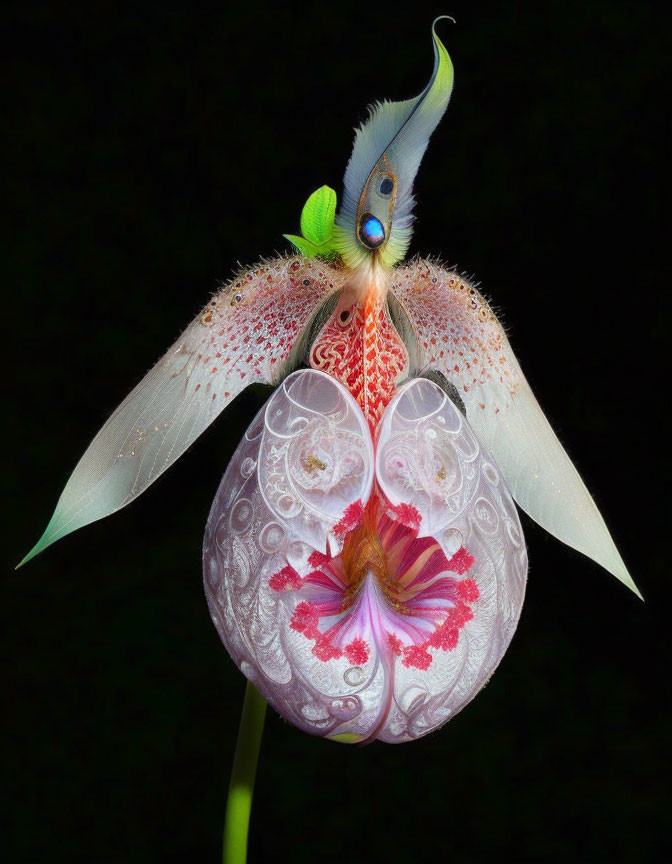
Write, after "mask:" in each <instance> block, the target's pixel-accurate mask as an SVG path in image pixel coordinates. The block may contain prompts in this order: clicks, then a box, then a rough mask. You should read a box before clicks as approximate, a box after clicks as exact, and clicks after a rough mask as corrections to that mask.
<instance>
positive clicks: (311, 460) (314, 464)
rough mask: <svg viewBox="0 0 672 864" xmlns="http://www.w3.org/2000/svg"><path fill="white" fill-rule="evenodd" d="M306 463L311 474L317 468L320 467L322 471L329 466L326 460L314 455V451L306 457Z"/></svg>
mask: <svg viewBox="0 0 672 864" xmlns="http://www.w3.org/2000/svg"><path fill="white" fill-rule="evenodd" d="M305 465H306V471H308V473H309V474H310V473H312V472H313V471H314V470H315V469H316V468H318V469H319V470H320V471H324V470H325V468H326V467H327V465H326V462H323V461H322V460H321V459H318V458H317V456H313V454H312V453H311V454H310V456H308V458H307V459H306V462H305Z"/></svg>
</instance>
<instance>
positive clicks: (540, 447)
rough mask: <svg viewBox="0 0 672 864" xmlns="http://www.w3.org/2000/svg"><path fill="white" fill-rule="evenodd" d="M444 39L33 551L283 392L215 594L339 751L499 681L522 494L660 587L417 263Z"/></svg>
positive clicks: (242, 469) (143, 400)
mask: <svg viewBox="0 0 672 864" xmlns="http://www.w3.org/2000/svg"><path fill="white" fill-rule="evenodd" d="M432 39H433V45H434V57H435V61H434V69H433V72H432V75H431V78H430V81H429V83H428V84H427V86H426V87H425V89H424V90H423V91H422V93H421V94H420V95H419V96H417V97H416V98H415V99H410V100H408V101H405V102H397V103H390V102H382V103H379V104H377V105H376V106H374V108H373V109H372V111H371V114H370V116H369V119H368V121H367V122H366V123H365V124H364V125H363V126H362V128H361V129H359V130H358V131H357V133H356V138H355V144H354V150H353V153H352V157H351V159H350V161H349V163H348V166H347V170H346V174H345V182H344V187H345V188H344V194H343V200H342V203H341V207H340V210H339V211H338V214H336V207H337V201H336V194H335V192H333V190H331V189H329V188H328V187H322V188H320V189H318V190H317V191H316V192H315V193H314V194H313V195H311V196H310V198H309V199H308V202H307V203H306V206H305V207H304V210H303V213H302V216H301V231H302V236H295V235H285V236H287V237H288V238H289V239H290V240H291V242H292V243H293V244H294V246H295V247H296V249H297V250H298V252H299V254H298V255H292V256H288V257H282V258H278V259H276V260H273V261H266V262H263V263H261V264H259V265H258V266H256V267H253V268H252V269H250V270H247V271H242V272H240V273H239V274H238V275H237V276H236V277H235V278H234V279H233V280H232V281H231V282H230V283H229V284H228V285H226V286H224V287H223V288H222V289H221V291H220V292H219V293H218V294H217V295H216V296H215V297H213V298H212V300H211V301H210V302H209V303H208V304H207V306H206V307H205V309H204V310H203V311H202V312H201V313H200V314H199V315H198V316H197V318H196V319H195V320H194V321H193V322H192V323H191V324H190V326H189V327H188V328H187V329H186V331H185V332H184V333H183V334H182V336H181V337H180V339H178V341H177V342H176V343H175V344H174V345H173V346H172V348H171V349H170V350H169V351H168V353H167V354H166V355H165V356H164V357H163V358H162V359H161V360H160V361H159V362H158V363H157V365H156V366H155V367H154V368H153V369H152V370H151V371H150V372H149V373H148V374H147V375H146V376H145V378H144V379H143V380H142V381H141V382H140V384H138V386H137V387H136V388H135V390H133V392H132V393H131V394H130V395H129V396H128V398H127V399H126V400H125V401H124V402H123V403H122V405H121V406H120V407H119V408H118V409H117V410H116V411H115V413H114V414H113V415H112V417H111V418H110V419H109V420H108V421H107V423H106V424H105V426H104V427H103V428H102V429H101V431H100V432H99V433H98V435H97V436H96V437H95V438H94V440H93V442H92V443H91V445H90V446H89V448H88V450H87V451H86V452H85V454H84V456H83V457H82V459H81V460H80V462H79V464H78V465H77V467H76V468H75V471H74V473H73V474H72V476H71V478H70V480H69V481H68V484H67V485H66V487H65V490H64V491H63V494H62V495H61V498H60V500H59V502H58V504H57V507H56V511H55V513H54V515H53V517H52V519H51V521H50V522H49V525H48V526H47V529H46V531H45V532H44V535H43V536H42V538H41V539H40V541H39V542H38V543H37V545H36V546H35V547H34V549H33V550H32V551H31V552H30V553H29V554H28V555H27V556H26V558H25V559H24V561H25V560H28V559H29V558H31V557H32V556H33V555H35V554H37V553H38V552H40V551H41V550H42V549H44V548H45V547H46V546H48V545H49V544H50V543H52V542H54V541H55V540H57V539H59V538H60V537H63V536H64V535H65V534H68V533H69V532H71V531H74V530H75V529H76V528H79V527H81V526H83V525H86V524H87V523H89V522H92V521H94V520H96V519H100V518H102V517H103V516H106V515H108V514H110V513H112V512H114V511H115V510H118V509H119V508H121V507H123V506H125V505H126V504H128V503H130V501H132V500H133V499H134V498H135V497H136V496H137V495H139V494H140V493H141V492H143V491H144V490H145V489H146V488H147V487H148V486H149V485H150V484H151V483H153V482H154V480H155V479H156V478H157V477H158V476H159V475H160V474H161V473H162V472H163V471H165V470H166V468H168V467H169V466H170V465H171V464H172V463H173V462H174V461H175V460H176V459H177V458H178V457H179V456H181V455H182V453H183V452H184V451H185V450H186V448H187V447H188V446H189V445H190V444H191V443H192V442H193V441H194V440H195V439H196V438H197V437H198V436H199V435H200V434H201V432H203V430H204V429H205V428H206V427H207V426H208V425H209V424H210V423H211V422H212V421H213V420H214V419H215V418H216V417H217V416H218V414H219V413H220V412H221V411H222V410H223V409H224V408H225V407H226V406H227V405H228V404H229V402H230V401H231V400H232V399H233V398H235V396H236V395H237V394H238V393H240V392H241V390H243V389H244V388H245V387H247V385H248V384H252V383H254V382H265V383H268V384H273V385H280V386H279V387H278V389H277V390H276V391H275V393H274V394H273V395H272V396H271V398H270V399H269V401H268V403H267V404H266V405H265V406H264V408H263V409H262V410H261V412H260V413H259V415H258V416H257V418H256V419H255V420H254V422H253V423H252V425H251V426H250V428H249V429H248V432H247V433H246V435H245V437H244V439H243V441H242V442H241V444H240V446H239V447H238V450H237V451H236V453H235V455H234V457H233V459H232V460H231V464H230V465H229V467H228V469H227V470H226V473H225V474H224V477H223V479H222V482H221V485H220V487H219V491H218V492H217V496H216V498H215V501H214V503H213V506H212V510H211V513H210V518H209V520H208V525H207V529H206V535H205V544H204V576H205V587H206V593H207V596H208V602H209V604H210V609H211V613H212V617H213V620H214V622H215V625H216V626H217V628H218V630H219V633H220V635H221V637H222V639H223V641H224V643H225V645H226V647H227V648H228V650H229V652H230V653H231V656H232V657H233V659H234V660H235V662H236V663H237V664H238V666H239V667H240V669H241V670H242V671H243V672H244V674H245V675H246V676H247V677H248V678H249V679H250V680H252V681H253V682H254V683H255V685H256V686H257V687H258V689H259V690H260V691H261V692H262V693H263V695H264V696H265V697H266V698H267V699H268V701H269V702H270V703H271V704H272V705H274V707H275V708H276V709H277V710H278V711H279V712H280V713H281V714H283V715H284V716H285V717H287V718H288V719H290V720H291V721H292V722H294V723H295V724H296V725H298V726H299V727H301V728H302V729H305V730H306V731H309V732H312V733H314V734H319V735H324V736H327V737H329V738H331V739H335V740H339V741H359V742H364V741H370V740H372V739H374V738H380V739H382V740H385V741H406V740H411V739H413V738H416V737H418V736H420V735H423V734H425V733H426V732H429V731H431V730H432V729H435V728H436V727H438V726H439V725H440V724H441V723H443V722H445V721H446V720H447V719H448V718H450V717H452V716H453V715H454V714H455V713H456V712H457V711H459V710H460V709H461V708H462V707H463V706H464V705H465V704H466V702H468V701H469V700H470V699H471V698H472V697H473V696H474V695H475V694H476V693H477V692H478V690H479V689H480V688H481V687H482V686H483V685H484V684H485V682H486V681H487V679H488V677H489V676H490V675H491V674H492V672H493V671H494V669H495V668H496V666H497V664H498V663H499V661H500V660H501V658H502V656H503V654H504V652H505V650H506V648H507V646H508V644H509V642H510V640H511V638H512V635H513V632H514V630H515V626H516V623H517V620H518V616H519V614H520V609H521V605H522V601H523V595H524V588H525V579H526V572H527V558H526V551H525V545H524V541H523V538H522V531H521V528H520V523H519V520H518V516H517V513H516V509H515V506H514V503H513V502H514V501H515V502H516V503H517V504H518V505H519V506H520V507H521V508H522V509H523V510H525V511H526V512H527V513H528V514H529V515H530V516H531V517H532V518H533V519H535V520H536V521H537V522H538V523H539V524H540V525H542V526H543V527H544V528H545V529H546V530H548V531H549V532H550V533H551V534H553V535H554V536H555V537H557V538H558V539H559V540H561V541H562V542H564V543H567V544H568V545H570V546H572V547H573V548H575V549H578V550H579V551H581V552H583V553H584V554H586V555H588V556H589V557H591V558H593V559H594V560H595V561H597V562H598V563H600V564H601V565H602V566H603V567H605V568H606V569H607V570H609V571H610V572H611V573H613V574H614V575H615V576H616V577H617V578H618V579H620V580H621V581H622V582H624V583H625V584H626V585H628V586H629V587H630V588H631V589H632V590H633V591H636V590H637V589H636V587H635V585H634V582H633V581H632V579H631V577H630V575H629V574H628V571H627V569H626V567H625V565H624V563H623V561H622V559H621V557H620V555H619V554H618V551H617V550H616V547H615V545H614V543H613V541H612V539H611V537H610V535H609V532H608V530H607V528H606V526H605V524H604V521H603V519H602V517H601V515H600V513H599V512H598V510H597V507H596V506H595V503H594V502H593V500H592V498H591V497H590V495H589V493H588V492H587V490H586V488H585V486H584V485H583V483H582V481H581V478H580V477H579V475H578V473H577V471H576V469H575V468H574V466H573V465H572V463H571V462H570V460H569V458H568V456H567V454H566V453H565V451H564V450H563V448H562V446H561V445H560V443H559V441H558V439H557V438H556V436H555V434H554V433H553V430H552V429H551V427H550V425H549V423H548V421H547V420H546V418H545V416H544V414H543V413H542V411H541V409H540V407H539V405H538V403H537V401H536V399H535V398H534V396H533V394H532V392H531V390H530V387H529V385H528V384H527V381H526V380H525V378H524V376H523V373H522V372H521V370H520V367H519V365H518V363H517V361H516V358H515V356H514V354H513V351H512V350H511V346H510V345H509V342H508V340H507V337H506V335H505V333H504V331H503V329H502V327H501V325H500V323H499V322H498V321H497V318H496V317H495V315H494V313H493V312H492V310H491V309H490V307H489V306H488V304H487V302H486V301H485V300H484V298H483V297H482V296H481V295H480V294H479V293H478V291H477V290H476V288H475V286H474V285H472V284H471V283H470V282H469V281H468V280H467V279H465V278H464V277H463V276H461V275H460V274H459V273H457V272H456V271H454V270H451V269H448V268H445V267H443V266H441V265H440V264H438V263H435V262H433V261H426V260H421V259H416V260H413V261H411V262H409V263H403V262H402V259H403V257H404V255H405V253H406V251H407V248H408V245H409V243H410V239H411V222H412V213H411V211H412V206H413V192H412V187H413V182H414V179H415V175H416V172H417V170H418V166H419V164H420V161H421V159H422V155H423V153H424V151H425V149H426V147H427V144H428V141H429V137H430V135H431V133H432V131H433V130H434V128H435V127H436V125H437V123H438V122H439V120H440V118H441V116H442V114H443V112H444V111H445V109H446V106H447V104H448V100H449V98H450V94H451V90H452V84H453V69H452V64H451V62H450V58H449V57H448V53H447V52H446V49H445V48H444V46H443V45H442V43H441V41H440V40H439V38H438V36H437V35H436V32H435V29H434V28H433V29H432ZM300 367H304V368H300ZM305 367H309V368H305ZM297 368H299V371H294V370H296V369H297Z"/></svg>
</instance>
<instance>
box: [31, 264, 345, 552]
mask: <svg viewBox="0 0 672 864" xmlns="http://www.w3.org/2000/svg"><path fill="white" fill-rule="evenodd" d="M340 279H341V277H340V276H339V273H338V271H336V270H334V269H333V268H331V267H328V266H327V265H324V264H322V263H320V262H319V261H309V260H304V259H302V258H296V257H292V258H283V259H278V260H276V261H272V262H268V263H264V264H261V265H259V266H258V267H257V268H255V269H253V270H249V271H248V272H243V273H241V274H240V275H238V276H237V277H236V278H234V279H233V280H232V281H231V282H230V283H229V284H228V285H226V286H225V287H224V288H223V289H222V290H221V291H220V292H219V293H218V294H217V295H216V296H215V297H214V298H213V299H212V300H211V302H210V303H208V305H207V306H206V307H205V309H204V310H203V311H202V312H201V313H200V314H199V315H198V316H197V317H196V319H195V320H194V321H192V323H191V324H190V325H189V327H187V329H186V330H185V331H184V333H183V334H182V336H181V337H180V338H179V339H178V340H177V342H176V343H175V344H174V345H173V346H172V348H170V349H169V351H168V352H167V353H166V355H165V356H164V357H162V358H161V360H159V362H158V363H157V364H156V366H154V368H153V369H152V370H151V371H150V372H149V373H148V374H147V375H146V376H145V378H143V380H142V381H141V382H140V383H139V384H138V386H137V387H136V388H135V389H134V390H133V392H132V393H131V394H130V395H129V396H128V397H127V398H126V399H125V401H124V402H122V404H121V405H120V406H119V408H117V410H116V411H115V412H114V414H113V415H112V416H111V417H110V419H109V420H108V421H107V422H106V423H105V425H104V426H103V428H102V429H101V430H100V432H99V433H98V434H97V435H96V437H95V438H94V439H93V441H92V442H91V444H90V445H89V448H88V449H87V451H86V452H85V453H84V455H83V456H82V458H81V460H80V461H79V463H78V465H77V467H76V468H75V470H74V472H73V474H72V476H71V477H70V479H69V481H68V483H67V485H66V487H65V489H64V490H63V493H62V495H61V497H60V499H59V501H58V504H57V505H56V510H55V512H54V515H53V517H52V519H51V521H50V522H49V524H48V526H47V528H46V530H45V532H44V534H43V536H42V537H41V538H40V540H39V542H38V543H37V544H36V545H35V547H34V548H33V549H32V550H31V551H30V552H29V553H28V555H26V557H25V558H24V559H23V561H22V562H21V563H22V564H23V563H25V562H26V561H28V560H30V558H32V557H33V556H35V555H37V554H38V553H39V552H41V551H42V550H43V549H44V548H45V547H47V546H49V545H50V544H51V543H53V542H54V541H55V540H58V539H59V538H60V537H63V536H64V535H66V534H69V533H70V532H71V531H74V530H75V529H77V528H81V527H82V526H83V525H87V524H88V523H89V522H94V521H95V520H97V519H102V518H103V516H107V515H109V514H110V513H113V512H114V511H115V510H119V509H120V508H121V507H124V506H125V505H126V504H128V503H129V502H131V501H132V500H133V499H134V498H136V497H137V496H138V495H140V493H141V492H143V491H144V490H145V489H146V488H147V487H148V486H149V485H150V484H151V483H153V482H154V480H156V478H157V477H158V476H159V475H160V474H162V473H163V472H164V471H165V470H166V468H168V467H169V466H170V465H172V463H173V462H175V460H176V459H178V458H179V457H180V456H181V455H182V453H184V451H185V450H186V449H187V447H188V446H189V445H190V444H191V443H192V442H193V441H194V440H195V439H196V438H198V436H199V435H200V434H201V433H202V432H203V431H204V430H205V429H206V428H207V427H208V426H209V425H210V423H212V421H213V420H214V419H215V417H217V415H218V414H219V413H220V411H222V409H223V408H225V407H226V406H227V405H228V404H229V402H231V400H232V399H233V398H234V397H235V396H236V395H237V394H238V393H240V391H241V390H243V389H244V388H245V387H247V386H248V384H252V383H254V382H266V383H277V382H278V381H279V380H280V379H281V377H282V375H283V373H284V371H285V369H286V366H287V360H288V359H289V357H290V354H291V353H292V349H293V348H294V346H295V344H296V342H297V340H298V339H299V337H300V336H301V334H302V333H303V332H304V331H305V329H306V326H307V325H308V324H309V323H310V321H311V318H312V316H313V315H314V313H315V311H316V310H317V308H319V306H320V304H321V302H322V301H323V300H325V299H326V298H327V297H328V296H329V295H330V294H332V293H333V292H334V291H336V290H338V288H340Z"/></svg>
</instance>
